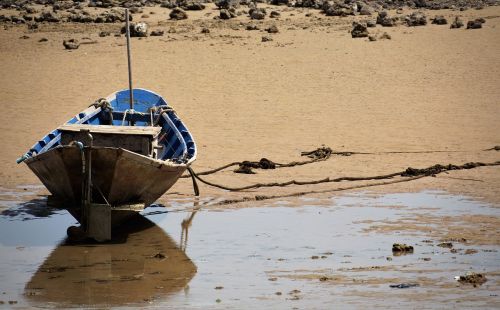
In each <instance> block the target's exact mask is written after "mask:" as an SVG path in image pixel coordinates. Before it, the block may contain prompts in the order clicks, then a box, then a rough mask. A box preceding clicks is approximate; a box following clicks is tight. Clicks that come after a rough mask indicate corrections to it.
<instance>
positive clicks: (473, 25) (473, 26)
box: [467, 18, 485, 29]
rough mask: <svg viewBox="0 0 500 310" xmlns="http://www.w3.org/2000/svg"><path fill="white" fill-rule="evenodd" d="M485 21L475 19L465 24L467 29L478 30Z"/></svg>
mask: <svg viewBox="0 0 500 310" xmlns="http://www.w3.org/2000/svg"><path fill="white" fill-rule="evenodd" d="M484 22H485V20H484V19H483V18H477V19H475V20H470V21H468V22H467V29H480V28H483V23H484Z"/></svg>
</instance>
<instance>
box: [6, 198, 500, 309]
mask: <svg viewBox="0 0 500 310" xmlns="http://www.w3.org/2000/svg"><path fill="white" fill-rule="evenodd" d="M1 197H2V199H3V200H4V201H1V202H0V205H2V206H3V207H4V209H5V207H8V209H7V210H8V211H9V212H5V211H4V212H3V215H2V216H0V257H1V261H0V294H2V295H0V300H2V301H3V302H4V303H6V304H8V302H9V301H15V302H17V303H16V304H14V305H9V306H11V307H12V306H16V307H26V306H31V307H33V306H34V307H46V306H47V305H49V306H51V307H54V306H55V307H88V306H91V307H92V306H96V307H103V306H104V307H107V306H115V307H128V306H141V307H146V308H148V307H168V308H203V309H204V308H256V307H265V308H287V309H288V308H293V307H298V308H332V307H334V306H338V307H342V308H345V307H348V308H366V307H370V308H374V307H380V308H398V307H401V306H404V307H412V308H414V307H418V308H442V307H444V306H445V305H446V306H449V305H453V306H454V307H464V308H466V307H471V306H475V307H477V306H479V307H487V308H488V307H498V306H499V305H500V299H499V296H498V294H499V291H500V263H499V262H500V253H499V252H498V250H500V249H499V246H498V242H491V243H490V244H483V245H477V244H470V243H469V242H458V243H457V242H453V244H454V248H455V249H456V250H457V252H456V253H452V252H451V251H450V249H448V248H442V247H438V246H437V244H438V243H439V242H440V241H441V240H440V239H441V238H440V235H439V233H438V234H436V233H435V231H438V232H439V231H443V230H444V229H446V227H442V226H443V225H444V226H446V225H449V224H450V223H449V222H446V223H445V224H441V223H440V221H439V219H440V218H444V217H455V218H457V219H461V218H460V217H461V216H464V215H465V216H470V215H485V216H488V217H498V216H500V209H498V208H496V207H495V206H493V205H489V204H485V203H481V202H478V201H474V200H472V199H469V198H467V197H461V196H452V195H448V194H446V193H442V192H422V193H407V194H386V195H374V194H371V193H366V192H364V193H355V194H348V195H343V196H336V197H333V198H331V199H329V200H328V201H326V203H325V200H321V203H318V200H316V199H313V198H305V199H303V200H302V202H303V204H302V206H300V207H290V206H286V202H276V203H273V204H267V205H265V206H263V205H258V206H257V205H256V207H253V208H244V209H231V210H220V209H217V210H214V209H211V208H210V206H209V205H208V206H207V205H205V206H204V203H203V202H202V203H200V205H201V208H200V209H199V210H198V211H197V212H195V213H192V212H190V211H191V210H192V208H193V201H192V200H191V199H184V200H177V201H175V202H170V205H169V206H168V208H167V209H162V208H148V209H146V210H145V212H144V214H147V215H146V218H147V219H148V220H150V221H151V222H152V223H151V222H149V221H147V220H144V219H143V220H138V221H136V222H135V225H136V228H137V226H140V228H137V229H133V225H132V226H131V227H132V229H129V230H124V231H123V232H122V233H121V234H120V238H118V239H117V240H115V241H114V242H113V243H110V244H83V245H82V244H81V245H66V244H65V237H66V228H67V227H68V226H70V225H73V224H74V223H75V220H74V219H73V218H72V217H71V216H70V215H69V214H67V213H66V212H65V211H58V210H56V211H54V212H53V213H51V214H48V215H47V216H45V217H37V215H38V216H40V215H41V214H40V213H37V212H35V213H34V214H35V215H33V214H28V213H27V211H28V210H29V209H30V206H31V207H33V206H35V209H36V206H38V207H44V199H43V197H36V195H31V196H30V195H28V194H26V193H23V196H17V197H16V195H15V193H8V195H7V194H5V195H1ZM6 197H8V199H6ZM26 197H30V199H35V200H34V201H32V202H30V204H26V202H25V200H24V199H26ZM9 199H10V201H9ZM23 201H24V202H23ZM318 204H320V205H318ZM27 206H28V207H27ZM165 210H168V211H169V212H164V211H165ZM419 216H425V217H426V218H428V217H434V218H437V219H438V220H437V221H432V222H428V223H421V224H422V225H423V226H427V227H428V228H429V227H430V230H418V229H417V230H415V229H408V230H405V229H401V230H399V229H396V230H393V229H386V230H373V229H371V228H373V226H376V225H386V226H390V225H391V223H407V222H408V219H412V218H418V217H419ZM189 220H190V221H189ZM183 222H184V227H187V228H188V229H187V230H186V229H183V227H182V226H183V225H182V223H183ZM153 223H154V224H153ZM453 224H457V223H453ZM458 224H460V225H463V229H468V228H469V226H468V224H467V223H465V222H463V223H458ZM384 227H385V226H384ZM496 230H497V231H498V227H496ZM424 240H426V241H425V242H424ZM395 242H398V243H407V244H410V245H413V246H414V248H415V250H414V253H413V254H408V255H402V256H395V255H393V253H392V250H391V248H392V244H393V243H395ZM467 249H474V250H476V251H477V253H474V254H467V255H466V254H465V251H466V250H467ZM162 255H163V256H162ZM424 259H425V260H424ZM468 271H475V272H480V273H484V274H486V276H487V278H488V281H487V282H486V283H485V284H483V285H481V286H478V287H473V286H472V285H462V284H459V283H458V282H456V281H455V279H454V277H455V276H457V275H463V274H465V273H466V272H468ZM399 283H415V284H418V285H419V286H418V287H414V288H408V289H397V288H390V287H389V285H390V284H399Z"/></svg>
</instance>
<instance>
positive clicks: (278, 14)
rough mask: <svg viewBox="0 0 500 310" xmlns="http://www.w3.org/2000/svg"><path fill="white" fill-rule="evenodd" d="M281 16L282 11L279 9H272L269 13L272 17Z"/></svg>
mask: <svg viewBox="0 0 500 310" xmlns="http://www.w3.org/2000/svg"><path fill="white" fill-rule="evenodd" d="M280 16H281V14H280V12H277V11H271V13H270V14H269V17H270V18H278V17H280Z"/></svg>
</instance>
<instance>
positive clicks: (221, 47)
mask: <svg viewBox="0 0 500 310" xmlns="http://www.w3.org/2000/svg"><path fill="white" fill-rule="evenodd" d="M35 7H36V8H37V10H38V11H43V10H45V9H46V8H43V7H42V6H35ZM258 7H262V8H266V11H267V12H268V14H269V12H271V11H276V12H278V13H279V17H277V18H270V17H269V16H266V18H264V19H263V20H251V19H250V18H249V16H248V14H241V15H240V16H236V17H235V18H232V19H229V20H222V19H216V18H215V19H214V17H216V16H219V10H218V9H217V7H216V6H215V5H214V4H212V3H209V4H207V5H206V8H205V9H204V10H200V11H188V16H189V18H188V19H185V20H172V19H169V14H170V12H171V9H168V8H163V7H159V6H155V7H144V8H141V10H142V12H140V13H134V14H132V15H133V21H134V22H137V21H144V22H147V23H148V25H149V27H150V30H161V31H164V35H162V36H148V37H145V38H132V55H133V56H132V59H133V60H132V62H133V79H134V87H137V88H147V89H151V90H153V91H155V92H157V93H158V94H161V95H162V96H163V97H164V98H165V99H166V100H167V101H168V102H169V104H171V105H172V106H173V107H174V108H175V110H176V112H177V113H178V115H179V116H180V117H181V118H182V119H183V121H184V122H185V124H186V125H187V126H188V127H189V130H190V131H191V132H192V134H193V136H194V138H195V140H196V143H197V146H198V158H197V160H196V162H195V163H194V164H193V169H194V170H195V171H197V172H202V171H206V170H209V169H213V168H216V167H219V166H222V165H224V164H227V163H231V162H237V161H244V160H250V161H258V160H260V159H261V158H268V159H270V160H272V161H274V162H277V163H288V162H292V161H302V160H306V159H307V158H305V157H304V156H301V152H303V151H311V150H314V149H316V148H318V147H322V146H326V147H330V148H331V149H333V150H334V151H335V152H354V154H352V155H351V156H341V155H332V156H331V157H330V158H329V159H328V160H325V161H320V162H317V163H314V164H308V165H303V166H296V167H290V168H280V169H273V170H262V169H255V170H254V171H255V172H256V174H237V173H234V172H233V170H234V169H235V167H233V168H230V169H226V170H224V171H222V172H219V173H217V174H214V175H210V176H206V177H204V178H206V179H207V180H209V181H211V182H214V183H218V184H225V185H228V186H234V187H238V186H245V185H249V184H254V183H269V182H285V181H288V180H298V181H311V180H319V179H322V178H326V177H330V178H337V177H343V176H351V177H366V176H377V175H383V174H389V173H393V172H398V171H403V170H405V169H407V168H408V167H413V168H426V167H429V166H432V165H435V164H442V165H447V164H455V165H463V164H465V163H468V162H482V163H494V162H497V161H499V160H500V153H499V152H498V151H496V150H494V149H492V148H494V147H495V146H498V145H500V104H499V103H500V87H499V85H500V53H499V51H500V39H499V38H500V7H498V6H486V7H484V8H481V9H467V10H463V11H461V10H458V9H443V10H424V11H423V12H424V14H426V16H427V21H428V23H427V25H425V26H418V27H408V26H407V25H405V24H404V23H403V22H398V23H397V25H396V26H395V27H382V26H381V25H377V26H376V27H373V28H367V29H368V32H369V34H370V35H372V36H374V37H375V38H376V39H377V40H376V41H371V40H369V39H368V38H367V37H364V38H352V37H351V33H350V31H351V29H352V23H353V21H357V22H366V21H368V20H373V21H374V20H375V19H376V16H377V14H376V13H375V12H374V14H373V15H371V16H364V15H357V16H347V17H339V16H325V14H323V13H321V11H320V10H317V9H313V8H302V7H301V8H293V7H288V6H274V5H269V4H259V6H258ZM244 8H246V7H244ZM85 10H87V11H89V12H101V11H103V10H104V9H102V8H85ZM415 11H417V10H415V9H410V8H407V7H404V8H402V9H401V10H396V9H390V10H388V13H389V14H390V16H394V17H401V19H400V20H404V17H405V16H407V15H408V14H411V13H412V12H415ZM2 14H4V15H6V16H11V15H16V16H17V15H19V14H20V13H19V11H16V10H14V9H9V8H4V9H2V10H0V15H2ZM437 15H442V16H444V17H445V18H446V19H447V20H448V24H446V25H437V24H432V23H431V19H432V18H434V17H435V16H437ZM456 16H459V17H460V18H461V19H462V20H463V21H464V22H465V23H467V21H469V20H474V19H477V18H483V19H484V21H485V22H484V23H483V24H482V28H481V29H466V27H462V28H459V29H450V23H451V22H452V21H453V19H454V18H455V17H456ZM248 25H252V26H257V27H256V28H258V29H257V30H247V29H248ZM0 26H1V27H0V56H1V57H0V71H1V72H2V74H1V75H0V85H1V86H0V87H1V91H0V102H1V103H2V107H3V113H2V114H1V115H0V130H1V131H2V132H3V135H2V138H1V142H2V143H1V144H2V147H1V150H0V189H1V190H2V191H3V192H4V193H6V192H9V193H10V192H23V190H25V189H26V188H28V189H30V188H32V187H33V186H35V187H37V190H36V191H35V192H36V194H37V195H47V191H45V190H44V189H43V188H41V187H39V186H40V185H41V183H40V181H39V180H38V179H37V178H36V177H35V175H34V174H32V173H31V171H29V169H28V168H27V167H26V165H24V164H22V165H17V164H16V158H18V157H19V156H21V155H22V154H24V152H26V151H27V150H28V149H29V148H30V147H31V146H32V145H33V143H35V142H36V141H37V140H38V139H40V138H41V137H43V136H44V135H45V134H46V133H47V132H49V131H51V130H53V129H55V128H57V127H58V126H59V125H61V124H62V123H64V122H66V121H67V120H68V119H70V118H71V117H72V116H74V115H75V114H77V113H78V112H80V111H81V110H83V109H84V108H86V107H87V106H88V105H90V104H91V103H93V102H94V101H95V100H96V99H98V98H101V97H105V96H107V95H108V94H110V93H112V92H115V91H117V90H120V89H125V88H127V87H128V80H127V61H126V48H125V38H124V36H123V35H121V36H119V35H116V36H115V34H119V33H120V28H121V26H122V24H121V23H108V24H106V23H103V24H95V23H66V22H65V23H42V22H41V23H38V28H37V29H28V27H27V25H26V24H20V25H15V24H12V23H6V22H4V23H2V24H0ZM271 26H276V27H277V28H278V32H277V33H268V31H266V29H267V28H269V27H271ZM203 29H208V30H209V31H208V33H207V31H206V30H205V31H202V30H203ZM103 31H105V32H109V33H110V35H109V36H105V37H101V36H100V35H99V33H100V32H103ZM384 33H387V34H388V35H389V37H390V39H384V38H381V36H382V35H383V34H384ZM263 37H266V38H268V39H271V40H268V41H266V42H264V41H265V40H263ZM71 38H73V39H77V40H78V41H80V42H81V43H82V44H81V45H80V46H79V48H78V49H75V50H66V49H65V48H64V46H63V44H62V42H63V40H67V39H71ZM42 39H44V40H42ZM266 40H267V39H266ZM356 153H368V154H356ZM499 172H500V166H489V167H478V168H474V169H470V170H460V171H449V172H446V173H441V174H438V175H436V176H435V177H432V176H428V177H423V178H420V179H418V180H412V181H406V180H404V182H398V183H393V184H385V185H377V184H379V183H381V182H380V181H376V180H372V181H360V182H341V183H327V184H321V185H315V186H289V187H279V188H267V189H256V190H250V191H244V192H234V193H233V192H228V191H222V190H219V189H215V188H212V187H208V186H206V185H203V184H201V183H200V190H201V199H202V200H203V199H204V200H205V201H211V199H215V200H216V201H221V200H228V199H235V200H244V199H245V198H248V199H247V201H246V202H243V203H237V204H222V205H218V206H214V207H213V209H217V210H220V211H224V210H226V209H228V210H229V209H234V208H236V209H245V208H247V207H269V206H270V205H273V204H276V203H279V201H285V202H286V204H287V205H288V206H298V207H300V206H303V204H304V200H303V199H304V197H302V196H300V197H289V198H283V199H274V200H273V199H270V200H266V201H263V202H259V201H255V200H256V199H255V198H256V196H259V195H287V194H293V193H298V192H303V191H311V190H314V191H322V192H321V193H315V194H313V195H306V196H305V197H306V198H311V199H317V203H315V205H324V204H323V203H322V201H325V200H329V199H331V197H335V196H336V195H346V194H347V195H348V194H356V193H359V192H369V193H371V194H373V195H386V194H394V193H420V192H426V191H440V192H445V193H447V194H449V195H457V196H460V197H469V198H472V199H475V200H477V201H479V202H480V203H484V204H488V205H490V206H491V207H492V208H496V210H498V207H500V173H499ZM398 180H399V179H396V180H393V181H398ZM372 185H377V186H372ZM364 186H367V187H364ZM352 187H357V188H353V189H350V190H344V189H349V188H352ZM192 195H193V190H192V183H191V180H190V179H188V178H183V179H180V180H179V181H178V182H177V184H176V185H175V186H174V187H173V188H172V189H171V190H170V191H169V192H168V193H167V194H165V195H164V196H163V197H162V198H161V199H160V202H161V203H164V204H166V205H168V203H169V201H171V200H174V201H176V200H177V201H182V200H183V199H190V198H191V197H192ZM328 203H329V202H327V203H326V204H328ZM6 209H8V205H7V204H4V205H2V206H0V210H6ZM235 212H236V211H235ZM426 216H427V217H426ZM450 216H451V217H449V218H444V217H432V218H431V217H429V216H428V215H421V216H420V217H418V220H417V221H416V222H411V221H404V220H402V221H401V222H400V223H403V225H402V226H401V225H400V226H398V225H392V224H394V223H392V224H391V223H383V222H381V223H378V224H376V225H375V224H374V225H373V226H372V227H369V228H366V231H371V232H376V233H382V234H384V233H385V234H387V233H394V232H395V231H406V232H409V231H418V232H420V233H421V232H422V231H424V232H425V229H424V228H422V227H420V224H422V223H426V224H427V225H441V226H440V228H439V229H437V230H436V231H438V233H436V232H434V233H432V232H426V233H429V236H430V237H432V238H435V240H440V239H443V238H444V236H448V237H456V236H458V235H460V236H461V237H463V238H465V239H467V240H474V243H473V244H477V245H490V246H495V247H498V245H499V244H498V240H500V238H499V234H500V226H499V219H500V214H499V213H498V211H496V212H493V213H492V214H488V215H487V216H485V215H481V216H479V217H477V216H473V215H470V216H468V215H467V214H462V215H456V214H453V215H450ZM443 219H444V220H443ZM441 220H443V221H441ZM446 221H448V222H446ZM459 222H460V223H464V224H463V225H465V226H466V227H476V228H477V229H472V228H471V229H470V230H469V231H468V232H463V231H461V230H460V229H459V228H458V227H456V226H454V225H455V224H456V223H459ZM443 223H447V224H443ZM365 224H366V223H365ZM396 224H397V223H396ZM412 225H414V226H412ZM481 225H486V226H487V228H488V230H489V232H490V234H488V235H487V237H485V236H484V229H485V228H484V227H483V226H481ZM424 226H425V225H424ZM497 264H498V263H497ZM198 267H199V266H198ZM497 267H498V266H497ZM497 269H498V268H497ZM278 273H279V272H278ZM271 274H273V275H270V277H274V276H276V275H275V274H277V272H274V273H273V272H271ZM312 274H316V275H317V273H315V272H312ZM497 276H498V275H497V274H495V277H497ZM294 277H295V276H293V277H292V278H294ZM305 277H306V278H307V276H305ZM299 278H300V277H299ZM294 279H295V280H297V279H296V278H294ZM495 279H498V277H497V278H495ZM342 281H344V280H342ZM493 281H496V282H494V285H495V287H496V288H498V285H499V282H498V281H499V280H493ZM375 282H376V283H379V282H377V281H375ZM342 283H344V282H342ZM384 283H385V282H384ZM490 283H491V282H490ZM492 285H493V284H492ZM377 294H379V293H377ZM377 294H375V295H376V296H378V298H383V296H384V295H383V293H380V294H381V295H377ZM292 295H293V294H292ZM360 295H363V294H361V293H360ZM358 296H359V295H358ZM381 296H382V297H381ZM292 297H293V296H292ZM496 298H497V299H495V300H496V302H497V305H498V297H496ZM340 304H341V305H342V304H343V303H340ZM255 305H259V303H258V302H256V303H255ZM410 305H411V304H410ZM316 306H317V307H318V308H323V306H324V305H322V304H316ZM188 308H189V307H188Z"/></svg>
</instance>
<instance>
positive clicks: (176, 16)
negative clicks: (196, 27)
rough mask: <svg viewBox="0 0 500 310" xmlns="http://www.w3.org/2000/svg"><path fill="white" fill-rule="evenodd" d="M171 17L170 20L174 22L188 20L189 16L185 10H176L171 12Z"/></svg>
mask: <svg viewBox="0 0 500 310" xmlns="http://www.w3.org/2000/svg"><path fill="white" fill-rule="evenodd" d="M169 17H170V19H173V20H182V19H187V18H188V15H187V13H186V12H185V11H184V10H183V9H181V8H174V9H173V10H172V11H171V12H170V14H169Z"/></svg>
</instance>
